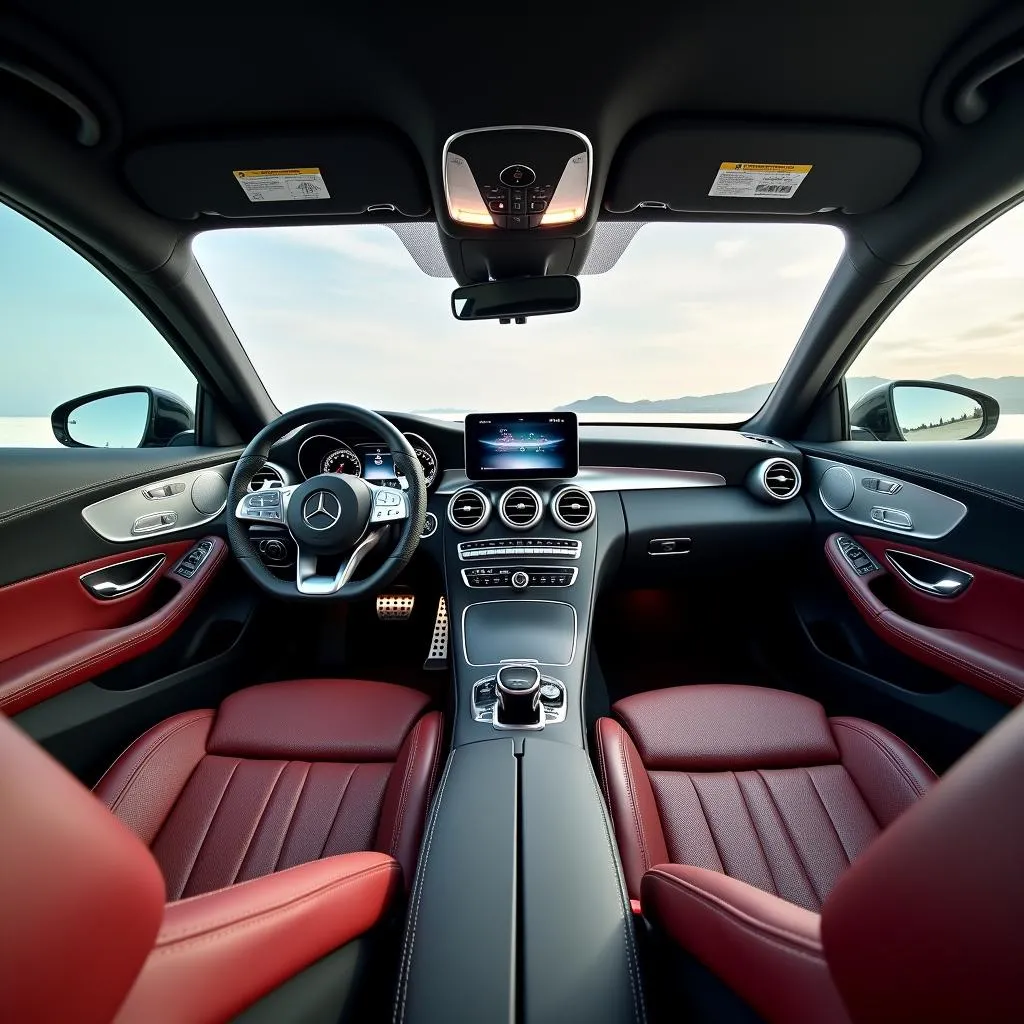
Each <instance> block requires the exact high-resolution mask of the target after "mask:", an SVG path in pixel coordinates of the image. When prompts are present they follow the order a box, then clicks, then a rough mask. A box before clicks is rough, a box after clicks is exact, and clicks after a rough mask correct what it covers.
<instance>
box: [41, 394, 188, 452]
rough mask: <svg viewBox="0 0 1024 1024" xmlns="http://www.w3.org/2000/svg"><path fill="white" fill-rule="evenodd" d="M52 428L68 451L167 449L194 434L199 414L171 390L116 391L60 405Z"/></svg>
mask: <svg viewBox="0 0 1024 1024" xmlns="http://www.w3.org/2000/svg"><path fill="white" fill-rule="evenodd" d="M50 426H51V427H52V428H53V434H54V437H56V438H57V440H58V441H60V443H61V444H62V445H65V446H67V447H68V448H163V447H165V446H167V445H168V444H169V443H170V442H171V440H172V439H173V438H174V437H175V436H176V435H177V434H180V433H182V431H189V430H192V429H193V427H194V426H195V415H194V414H193V412H192V410H191V409H190V408H189V407H188V405H186V404H185V402H184V400H183V399H181V398H179V397H178V396H177V395H174V394H171V392H170V391H161V390H159V389H158V388H147V387H126V388H111V389H110V390H108V391H94V392H93V393H92V394H90V395H83V396H81V397H80V398H73V399H72V400H71V401H70V402H65V403H64V404H63V405H59V406H58V407H57V408H56V409H54V410H53V413H52V414H51V415H50Z"/></svg>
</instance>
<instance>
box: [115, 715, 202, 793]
mask: <svg viewBox="0 0 1024 1024" xmlns="http://www.w3.org/2000/svg"><path fill="white" fill-rule="evenodd" d="M213 715H214V713H213V712H212V711H207V712H204V713H199V714H197V715H195V716H193V717H192V718H189V719H188V720H187V721H185V722H181V723H180V724H179V725H178V726H177V727H176V728H174V729H172V730H171V731H170V732H169V733H167V735H165V736H162V737H161V738H160V740H159V741H158V742H157V743H156V745H155V746H153V747H151V748H150V749H149V750H147V751H146V753H145V754H144V755H143V758H142V760H141V761H140V762H139V763H138V764H137V765H136V766H135V768H134V770H133V771H132V773H131V775H129V776H128V778H127V779H126V780H125V782H124V785H123V786H122V787H121V789H120V790H119V791H118V794H117V796H116V797H115V798H114V801H113V803H111V805H110V809H111V811H116V810H117V808H118V807H119V806H120V805H121V801H122V800H123V799H124V798H125V796H126V795H127V793H128V790H129V788H130V787H131V785H132V783H133V782H134V781H135V779H136V778H137V777H138V775H139V773H140V772H141V771H142V769H143V768H145V766H146V765H147V764H148V763H149V761H150V759H151V758H152V757H153V756H154V755H155V754H156V752H157V751H158V750H159V749H160V748H161V747H162V746H163V745H164V744H165V743H167V742H168V740H170V739H172V738H173V737H175V736H177V735H178V733H179V732H181V731H182V729H187V728H188V727H189V726H192V725H195V724H196V722H201V721H202V720H203V719H205V718H213ZM123 756H124V754H122V755H121V757H123ZM118 760H120V758H118ZM200 760H202V758H200ZM197 763H198V762H197ZM116 764H117V761H115V762H114V764H112V765H111V766H110V768H108V769H107V772H110V771H112V770H113V768H114V766H115V765H116ZM105 777H106V773H104V778H105ZM102 781H103V779H100V782H102ZM100 782H97V783H96V785H97V786H99V784H100Z"/></svg>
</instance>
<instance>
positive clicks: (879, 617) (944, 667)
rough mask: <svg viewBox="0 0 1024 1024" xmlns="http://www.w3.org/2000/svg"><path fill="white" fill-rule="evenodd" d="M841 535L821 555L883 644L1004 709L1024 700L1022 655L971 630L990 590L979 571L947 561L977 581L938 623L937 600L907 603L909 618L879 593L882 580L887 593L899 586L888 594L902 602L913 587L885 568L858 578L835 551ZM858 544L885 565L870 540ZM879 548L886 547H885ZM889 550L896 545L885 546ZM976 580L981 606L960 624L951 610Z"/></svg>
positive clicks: (914, 551)
mask: <svg viewBox="0 0 1024 1024" xmlns="http://www.w3.org/2000/svg"><path fill="white" fill-rule="evenodd" d="M839 536H840V534H838V533H834V534H832V536H831V537H829V539H828V540H827V541H826V542H825V556H826V557H827V558H828V561H829V564H830V565H831V566H832V570H833V571H834V572H835V574H836V576H837V577H838V578H839V582H840V583H842V585H843V587H844V588H845V589H846V592H847V594H849V595H850V597H851V598H852V600H853V603H854V605H856V607H857V610H858V611H859V612H860V613H861V615H862V616H863V618H864V620H865V621H866V622H867V624H868V625H869V626H870V627H871V628H872V629H873V630H874V631H875V632H876V633H877V634H878V635H879V636H880V637H881V638H882V639H883V640H884V641H885V642H886V643H889V644H891V645H892V646H893V647H895V648H897V649H898V650H900V651H902V652H903V653H904V654H907V655H909V656H910V657H911V658H914V659H915V660H917V661H920V662H922V663H924V664H926V665H930V666H931V667H932V668H935V669H938V670H939V671H940V672H944V673H945V674H946V675H948V676H951V677H952V678H953V679H957V680H959V681H960V682H962V683H966V684H967V685H968V686H973V687H974V688H975V689H977V690H981V691H982V692H983V693H987V694H989V695H990V696H992V697H995V698H996V699H997V700H1001V701H1003V702H1004V703H1006V704H1017V703H1019V702H1020V700H1021V699H1022V698H1024V651H1022V650H1020V649H1018V648H1017V647H1015V646H1013V647H1011V646H1009V645H1008V644H1005V643H1001V642H999V641H996V640H992V639H990V638H988V637H987V636H983V635H980V634H979V633H977V632H973V631H972V629H971V626H972V624H973V625H977V624H978V616H980V615H982V614H983V612H981V611H980V610H979V609H980V608H982V607H984V602H985V601H986V600H987V598H986V597H985V595H986V594H988V593H990V591H989V587H987V586H985V582H984V580H985V573H984V572H981V571H979V572H975V570H976V569H977V570H980V569H981V567H979V566H971V565H970V563H966V562H959V561H956V562H954V561H952V560H950V561H949V564H950V565H953V566H954V567H955V568H962V569H965V570H966V571H967V572H971V573H974V574H975V582H974V583H972V584H971V586H970V587H969V588H968V590H967V592H966V593H965V594H964V595H963V596H961V597H959V598H954V599H953V600H951V601H950V602H948V603H949V604H950V605H951V606H953V607H951V608H949V609H948V610H944V611H943V613H942V615H941V616H939V617H938V618H935V614H936V613H935V611H934V609H933V608H932V603H933V602H935V601H939V600H940V599H938V598H932V599H929V601H928V602H927V604H924V603H922V604H919V605H918V604H908V605H907V606H906V607H907V609H908V610H909V609H911V608H913V614H914V616H915V618H910V617H908V616H907V615H904V614H901V612H900V611H899V610H896V609H894V608H892V607H890V606H889V604H887V603H886V601H883V600H882V598H881V597H880V596H879V593H880V591H881V587H882V582H883V581H884V585H885V587H886V588H887V589H888V588H895V587H897V586H899V589H892V590H890V593H892V594H895V595H898V600H899V601H900V602H901V603H902V601H903V600H904V598H905V595H906V592H907V590H909V589H911V588H909V587H906V586H902V585H901V584H900V583H899V581H897V580H896V579H895V574H894V573H889V572H886V571H885V570H884V569H880V570H879V571H878V572H873V573H869V574H868V575H867V576H858V575H857V574H856V573H855V572H854V571H853V568H852V567H851V566H850V564H849V563H848V562H847V561H846V559H845V558H844V557H843V555H842V553H841V552H840V550H839V547H838V545H837V543H836V541H837V538H838V537H839ZM857 539H858V542H859V543H862V544H864V546H865V548H866V549H867V550H869V551H871V553H872V554H873V555H875V560H876V561H877V562H879V564H884V558H883V557H880V556H879V555H878V549H877V548H876V547H875V541H874V540H873V539H872V541H871V543H870V544H869V543H868V542H867V539H866V538H865V539H864V540H861V538H857ZM881 543H882V545H883V546H885V545H886V543H887V542H884V541H883V542H881ZM888 547H890V548H891V547H894V545H893V544H891V543H889V544H888ZM906 550H911V552H912V553H913V554H917V553H918V552H917V550H916V549H906ZM925 557H929V558H934V557H935V554H934V553H926V554H925ZM987 572H990V573H991V574H992V575H994V576H1003V575H1004V574H1003V573H995V572H994V571H993V570H987ZM1010 579H1012V577H1010ZM979 580H981V581H982V585H981V586H980V587H979V590H980V591H981V594H982V597H981V598H980V599H979V598H975V599H974V600H975V601H976V602H979V604H978V608H975V609H974V610H973V611H972V612H971V613H970V614H968V615H965V616H964V618H963V619H962V620H961V619H959V618H957V612H956V607H955V606H960V605H961V602H963V601H964V600H965V599H966V598H967V597H968V596H969V595H970V592H971V591H972V590H973V589H974V588H975V586H976V585H978V583H979ZM1022 586H1024V581H1022ZM1005 587H1006V585H1004V584H1000V588H996V589H995V592H996V593H1002V592H1003V588H1005ZM921 597H922V598H924V597H925V595H924V594H922V595H921ZM1015 607H1016V608H1020V607H1021V605H1020V604H1017V605H1015ZM943 623H950V624H951V623H955V628H949V626H948V625H943ZM1018 642H1019V640H1018Z"/></svg>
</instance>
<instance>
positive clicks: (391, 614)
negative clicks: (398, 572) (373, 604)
mask: <svg viewBox="0 0 1024 1024" xmlns="http://www.w3.org/2000/svg"><path fill="white" fill-rule="evenodd" d="M415 604H416V595H415V594H378V595H377V618H378V619H380V621H381V622H405V621H406V620H407V619H408V618H409V616H410V615H412V609H413V605H415Z"/></svg>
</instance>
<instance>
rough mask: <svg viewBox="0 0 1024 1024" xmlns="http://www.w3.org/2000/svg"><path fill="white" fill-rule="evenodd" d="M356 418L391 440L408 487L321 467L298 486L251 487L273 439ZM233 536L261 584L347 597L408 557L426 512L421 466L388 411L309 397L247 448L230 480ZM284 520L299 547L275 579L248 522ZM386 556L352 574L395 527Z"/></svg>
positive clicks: (289, 592)
mask: <svg viewBox="0 0 1024 1024" xmlns="http://www.w3.org/2000/svg"><path fill="white" fill-rule="evenodd" d="M322 419H344V420H350V421H352V422H354V423H358V424H359V425H360V426H362V427H365V428H366V429H367V430H368V431H370V432H371V433H372V434H374V435H375V436H376V437H379V438H381V440H383V441H384V442H385V444H387V446H388V448H389V450H390V452H391V456H392V458H393V459H394V461H395V469H396V470H399V471H401V472H402V473H403V474H404V475H405V479H406V480H407V481H408V483H409V487H408V490H402V489H400V488H397V487H380V486H378V485H376V484H371V483H369V482H368V481H366V480H363V479H362V478H361V477H352V476H341V475H339V474H336V473H320V474H318V475H317V476H312V477H310V478H309V479H308V480H307V481H306V482H305V483H301V484H296V485H295V486H293V487H283V488H279V489H278V488H274V489H263V490H259V491H253V492H250V491H249V484H250V483H251V482H252V478H253V477H254V476H255V475H256V473H258V472H259V471H260V470H261V469H262V468H263V466H264V465H265V464H266V461H267V457H268V456H269V455H270V449H271V446H272V445H274V444H275V442H277V441H279V440H280V439H281V438H282V437H284V436H285V435H286V434H288V433H289V432H290V431H292V430H294V429H295V428H296V427H300V426H304V425H305V424H307V423H310V422H312V421H314V420H322ZM227 507H228V516H227V528H228V544H229V545H230V547H231V550H232V552H233V553H234V555H235V557H236V558H237V559H238V562H239V564H240V565H241V566H242V568H243V569H244V570H245V571H246V572H247V573H248V574H249V576H250V577H251V578H252V579H253V580H255V581H256V582H257V583H258V584H259V585H260V586H261V587H262V588H263V589H264V590H266V591H268V592H269V593H271V594H273V595H274V596H275V597H283V598H286V599H300V598H301V599H311V600H325V599H332V600H345V601H351V600H354V599H355V598H359V597H364V596H367V595H369V594H373V593H376V592H377V591H379V590H380V589H381V588H382V587H384V586H386V585H387V584H388V583H390V582H391V581H392V580H393V579H394V578H395V577H396V576H397V575H398V574H399V572H401V571H402V569H404V568H405V566H406V565H408V564H409V560H410V559H411V558H412V555H413V552H414V551H415V550H416V548H417V546H418V545H419V542H420V534H421V533H422V532H423V522H424V519H425V517H426V514H427V485H426V482H425V481H424V478H423V468H422V467H421V466H420V462H419V459H417V458H416V454H415V452H413V450H412V445H410V444H409V442H408V441H407V440H406V439H405V437H404V436H403V434H402V432H401V431H400V430H399V429H398V428H397V427H396V426H395V425H394V424H393V423H390V422H389V421H388V420H386V419H384V417H383V416H378V415H377V413H375V412H372V411H371V410H369V409H363V408H360V407H359V406H357V405H344V404H336V403H333V402H326V403H323V404H320V405H307V406H305V407H303V408H301V409H293V410H292V411H291V412H287V413H285V414H284V415H283V416H279V417H278V418H277V419H276V420H274V421H273V422H272V423H268V424H267V426H265V427H264V428H263V429H262V430H261V431H260V432H259V433H258V434H257V435H256V436H255V437H254V438H253V439H252V441H250V442H249V446H248V447H247V448H246V449H245V451H244V452H243V453H242V457H241V458H240V459H239V460H238V462H237V464H236V465H235V470H234V472H233V473H232V474H231V483H230V485H229V488H228V505H227ZM268 522H270V523H274V524H275V525H280V526H284V527H286V528H287V530H288V532H289V533H290V534H291V536H292V540H294V541H295V546H296V548H297V550H298V555H297V558H296V573H295V582H294V583H289V582H286V581H285V580H281V579H278V577H277V576H275V575H274V574H273V573H272V572H271V571H270V570H269V569H268V568H267V567H266V566H265V565H264V564H263V560H262V559H261V558H260V556H259V554H258V553H257V551H256V549H255V547H254V546H253V543H252V541H251V540H250V539H249V530H248V524H249V523H264V524H265V523H268ZM395 526H397V527H398V528H399V529H398V531H397V533H398V537H397V540H396V541H395V543H394V545H393V547H392V550H391V554H390V555H388V557H387V558H386V559H385V560H384V564H383V565H381V566H380V568H378V569H376V570H375V571H374V572H373V573H371V574H370V575H369V576H368V577H367V578H366V579H363V580H353V579H352V577H353V575H354V574H355V572H356V570H357V569H358V568H359V565H360V563H362V561H363V560H364V559H365V558H366V556H367V555H368V554H369V553H370V552H371V551H373V550H374V549H375V548H377V546H378V545H380V544H382V543H384V542H385V541H386V539H387V538H388V537H389V536H393V535H394V533H395V530H394V527H395Z"/></svg>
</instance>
